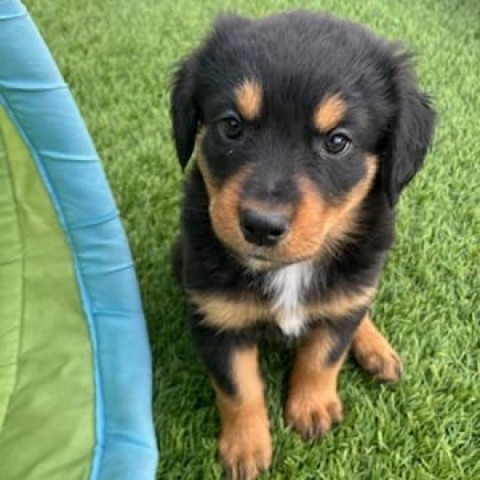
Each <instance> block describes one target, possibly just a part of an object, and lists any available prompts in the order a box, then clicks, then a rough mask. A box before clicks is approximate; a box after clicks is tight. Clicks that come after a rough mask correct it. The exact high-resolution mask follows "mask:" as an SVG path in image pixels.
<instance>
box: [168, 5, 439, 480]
mask: <svg viewBox="0 0 480 480" xmlns="http://www.w3.org/2000/svg"><path fill="white" fill-rule="evenodd" d="M171 113H172V120H173V134H174V139H175V145H176V150H177V154H178V160H179V162H180V164H181V166H182V167H183V168H184V167H186V165H187V163H188V161H189V159H190V157H191V156H192V154H193V151H194V147H195V145H196V155H195V157H196V158H195V162H194V164H193V166H192V168H191V170H190V173H189V176H188V180H187V181H186V186H185V194H184V200H183V209H182V217H181V236H180V240H179V242H178V245H177V248H176V252H175V271H176V275H177V277H178V279H179V281H180V283H181V285H182V287H183V289H184V291H185V295H186V298H187V301H188V305H189V320H190V325H191V331H192V336H193V340H194V343H195V345H196V347H197V350H198V352H199V354H200V356H201V358H202V360H203V362H204V364H205V366H206V368H207V370H208V372H209V375H210V377H211V380H212V383H213V388H214V390H215V393H216V398H217V404H218V408H219V411H220V417H221V433H220V437H219V442H218V452H219V457H220V459H221V462H222V463H223V465H224V468H225V471H226V474H227V476H228V477H230V478H234V479H247V480H250V479H254V478H256V477H257V475H258V474H259V472H261V471H263V470H265V469H267V468H268V467H269V465H270V463H271V458H272V445H271V437H270V432H269V421H268V417H267V411H266V408H265V399H264V394H263V390H264V389H263V384H262V380H261V375H260V371H259V367H258V344H259V342H260V340H261V339H262V338H264V337H265V336H267V335H274V336H278V337H281V338H287V339H296V340H297V342H296V343H297V344H298V347H297V348H298V350H297V353H296V359H295V362H294V365H293V368H292V372H291V376H290V382H289V392H288V400H287V402H286V407H285V418H286V422H287V423H288V425H290V426H291V427H292V428H293V429H295V430H296V431H298V432H299V433H300V434H301V435H302V436H303V437H305V438H307V439H311V438H316V437H321V436H323V435H324V434H325V433H327V432H328V431H329V430H330V429H331V427H332V425H333V424H335V423H337V422H339V421H340V420H341V419H342V405H341V402H340V399H339V396H338V393H337V377H338V373H339V371H340V368H341V366H342V363H343V361H344V359H345V356H346V354H347V352H348V350H349V349H351V350H352V352H353V354H354V356H355V358H356V360H357V361H358V363H359V364H360V366H362V367H363V368H364V369H365V370H367V371H368V372H370V373H371V374H373V375H374V376H375V377H377V378H379V379H381V380H385V381H397V380H399V378H400V376H401V373H402V364H401V361H400V359H399V357H398V355H397V354H396V353H395V351H394V350H393V349H392V347H391V346H390V344H389V343H388V341H387V340H386V339H385V338H384V337H383V335H382V334H381V333H380V332H379V331H378V330H377V329H376V328H375V326H374V324H373V323H372V320H371V318H370V317H369V314H368V308H369V305H370V304H371V302H372V300H373V298H374V296H375V292H376V290H377V285H378V282H379V278H380V275H381V271H382V268H383V265H384V262H385V260H386V256H387V252H388V251H389V249H390V247H391V245H392V240H393V227H394V206H395V204H396V202H397V200H398V197H399V195H400V192H401V191H402V190H403V188H404V187H405V186H406V185H407V183H408V182H409V181H410V180H411V179H412V177H413V176H414V175H415V173H416V172H417V171H418V170H419V168H420V167H421V165H422V163H423V160H424V156H425V154H426V152H427V150H428V147H429V144H430V141H431V136H432V131H433V126H434V112H433V110H432V107H431V105H430V100H429V97H428V96H426V95H425V94H424V93H422V92H421V91H419V89H418V88H417V86H416V83H415V80H414V77H413V74H412V70H411V67H410V63H409V56H408V55H406V54H405V53H403V51H401V50H400V49H399V47H398V46H397V45H393V44H391V43H389V42H387V41H385V40H382V39H380V38H377V37H375V36H373V35H372V34H371V33H369V32H368V31H367V30H365V29H364V28H362V27H360V26H358V25H356V24H353V23H351V22H348V21H343V20H339V19H336V18H333V17H330V16H327V15H323V14H318V13H307V12H291V13H286V14H280V15H275V16H271V17H268V18H265V19H262V20H250V19H246V18H242V17H238V16H227V17H223V18H220V19H219V20H218V21H217V22H216V24H215V26H214V28H213V31H212V33H211V34H210V35H209V36H208V38H207V39H206V41H205V42H204V43H203V45H202V46H200V47H199V48H198V49H197V50H196V51H194V52H193V53H192V54H191V56H190V57H188V58H187V59H186V60H184V61H183V62H182V63H181V64H180V66H179V68H178V70H177V72H176V75H175V78H174V86H173V93H172V110H171Z"/></svg>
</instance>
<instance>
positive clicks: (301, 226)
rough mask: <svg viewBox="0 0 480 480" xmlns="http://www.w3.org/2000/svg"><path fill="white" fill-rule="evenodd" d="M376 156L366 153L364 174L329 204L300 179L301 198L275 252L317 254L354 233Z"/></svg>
mask: <svg viewBox="0 0 480 480" xmlns="http://www.w3.org/2000/svg"><path fill="white" fill-rule="evenodd" d="M377 168H378V164H377V159H376V158H375V157H374V156H372V155H367V157H366V170H367V172H366V175H365V177H364V178H363V179H362V180H361V181H360V182H359V183H358V184H357V185H356V186H355V187H354V188H353V189H352V191H351V192H350V193H349V194H348V195H347V196H346V198H345V199H343V201H342V202H340V203H339V204H335V205H332V204H330V203H328V202H327V201H325V200H324V199H323V198H322V197H321V196H320V194H319V193H318V192H317V190H316V187H315V185H313V183H312V182H311V181H310V180H309V179H307V178H302V179H301V180H300V188H301V191H302V201H301V204H300V206H299V207H298V208H297V210H296V212H295V215H294V218H293V221H292V224H291V227H290V232H289V234H288V235H287V237H286V238H285V240H284V241H283V242H281V243H280V244H279V245H278V247H276V249H275V251H276V254H277V255H278V256H279V257H280V258H285V259H288V260H289V261H300V260H303V259H305V258H311V257H318V256H321V255H322V254H323V253H324V252H326V251H330V252H331V251H332V250H334V249H335V246H336V244H338V242H340V241H342V240H345V238H346V237H348V236H349V235H351V234H352V233H354V232H355V231H356V230H357V229H358V228H359V225H358V224H357V213H358V207H359V205H360V203H361V202H362V200H363V199H364V198H365V197H366V195H367V194H368V192H369V190H370V187H371V185H372V182H373V179H374V177H375V173H376V171H377Z"/></svg>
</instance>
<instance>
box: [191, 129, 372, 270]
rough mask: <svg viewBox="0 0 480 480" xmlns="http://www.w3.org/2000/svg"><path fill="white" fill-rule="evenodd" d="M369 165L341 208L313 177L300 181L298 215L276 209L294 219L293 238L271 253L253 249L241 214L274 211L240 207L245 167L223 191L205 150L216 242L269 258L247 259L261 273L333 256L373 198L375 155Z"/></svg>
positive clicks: (201, 160)
mask: <svg viewBox="0 0 480 480" xmlns="http://www.w3.org/2000/svg"><path fill="white" fill-rule="evenodd" d="M205 133H206V130H205V129H204V130H202V132H201V133H200V134H199V137H200V141H201V140H202V138H203V136H204V135H205ZM365 162H366V163H365V164H366V175H365V177H364V178H363V179H362V180H361V181H360V182H359V183H358V184H357V185H356V186H355V187H354V188H353V189H352V191H351V192H350V193H349V194H348V195H347V196H346V197H345V198H344V199H343V200H342V201H341V202H339V203H338V204H331V203H329V202H327V201H326V200H324V199H323V198H322V197H321V195H320V194H319V193H318V191H317V190H316V188H315V186H314V185H313V183H312V182H311V181H310V180H309V179H308V178H301V179H299V186H300V189H301V192H302V200H301V202H300V205H299V206H298V207H297V208H296V210H295V212H293V215H292V211H291V208H290V207H289V206H288V205H278V206H277V205H276V206H275V210H278V211H281V212H282V213H285V214H286V215H289V216H290V215H291V216H292V220H291V226H290V230H289V233H288V234H287V236H286V237H285V239H283V240H282V241H281V242H280V243H279V244H278V245H277V246H276V247H273V248H268V249H258V248H257V247H254V246H252V245H250V244H249V243H248V242H246V241H245V239H244V238H243V234H242V232H241V229H240V224H239V218H238V214H239V211H240V209H241V208H253V209H266V208H271V206H270V207H269V206H268V205H264V204H263V203H261V202H256V201H254V200H251V199H247V200H245V201H243V202H241V199H240V192H241V188H242V185H243V182H244V181H245V179H246V177H247V176H248V174H249V168H248V167H245V168H243V169H242V170H240V171H239V172H238V173H237V174H236V175H234V176H233V177H232V178H230V179H229V180H228V181H227V182H226V183H225V184H224V185H223V186H220V185H219V184H218V182H217V181H216V179H215V177H214V175H213V174H212V172H211V171H210V170H209V168H208V166H207V162H206V159H205V157H204V155H203V152H202V151H201V149H200V153H199V155H198V159H197V166H198V168H199V170H200V172H201V174H202V177H203V180H204V182H205V186H206V189H207V192H208V195H209V200H210V205H209V211H210V218H211V220H212V226H213V229H214V231H215V233H216V235H217V237H218V238H219V239H220V240H221V241H222V242H224V243H225V244H226V245H228V246H229V247H230V248H232V249H233V250H234V251H236V252H237V253H239V254H240V256H243V257H248V256H249V255H253V254H255V253H257V252H260V253H267V256H268V257H269V258H270V259H271V260H270V262H267V263H262V262H260V263H258V262H255V261H251V260H247V264H248V265H249V266H252V265H253V266H254V267H255V268H256V267H258V269H260V270H262V269H268V268H271V267H272V266H274V265H275V264H279V263H284V262H298V261H302V260H305V259H308V258H313V257H319V256H321V255H322V254H324V253H325V252H329V253H332V252H334V251H335V248H336V246H337V245H338V244H339V243H340V242H341V241H343V240H345V239H346V238H347V237H348V236H349V235H351V234H352V233H354V232H355V231H357V230H358V228H359V227H360V226H359V225H358V222H357V212H358V207H359V205H360V203H361V202H362V200H363V199H364V198H365V197H366V195H367V194H368V191H369V190H370V187H371V185H372V182H373V179H374V177H375V173H376V171H377V168H378V160H377V158H376V157H375V156H373V155H367V156H366V157H365Z"/></svg>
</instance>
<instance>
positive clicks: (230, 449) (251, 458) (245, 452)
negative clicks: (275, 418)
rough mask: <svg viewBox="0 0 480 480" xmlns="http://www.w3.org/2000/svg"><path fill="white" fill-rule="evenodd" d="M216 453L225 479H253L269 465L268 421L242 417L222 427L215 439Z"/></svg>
mask: <svg viewBox="0 0 480 480" xmlns="http://www.w3.org/2000/svg"><path fill="white" fill-rule="evenodd" d="M218 454H219V457H220V461H221V463H222V465H223V467H224V469H225V475H226V478H227V479H229V480H254V479H256V478H257V476H258V475H259V474H260V473H261V472H262V471H264V470H267V469H268V468H269V467H270V464H271V463H272V442H271V439H270V431H269V428H268V422H267V421H266V420H265V421H258V419H255V418H245V419H241V421H239V422H236V423H235V424H234V425H231V426H229V428H225V429H224V430H223V431H222V433H221V435H220V438H219V440H218Z"/></svg>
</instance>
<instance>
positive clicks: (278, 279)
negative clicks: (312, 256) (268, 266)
mask: <svg viewBox="0 0 480 480" xmlns="http://www.w3.org/2000/svg"><path fill="white" fill-rule="evenodd" d="M312 279H313V266H312V264H311V263H298V264H294V265H290V266H287V267H284V268H281V269H279V270H277V271H275V272H271V273H269V274H267V275H266V276H265V280H264V282H263V290H264V293H265V294H266V295H267V296H268V297H269V300H270V302H269V303H270V305H271V310H272V314H273V316H274V319H275V321H276V323H277V325H278V326H279V328H280V329H281V330H282V331H283V333H284V334H285V335H294V336H296V335H299V334H300V333H301V332H302V330H303V329H304V328H305V326H306V323H307V320H308V317H309V314H308V311H307V308H306V301H307V296H308V292H309V291H310V290H311V288H312Z"/></svg>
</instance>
